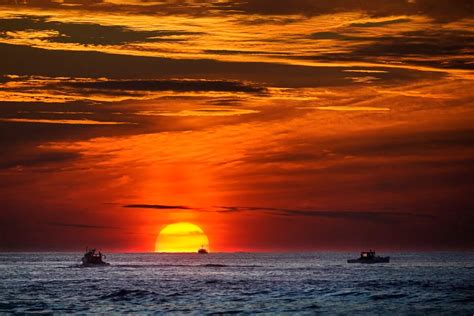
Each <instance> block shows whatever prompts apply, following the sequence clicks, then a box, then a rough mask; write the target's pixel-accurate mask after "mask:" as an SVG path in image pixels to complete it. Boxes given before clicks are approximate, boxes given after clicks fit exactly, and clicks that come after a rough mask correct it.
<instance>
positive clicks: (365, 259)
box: [347, 250, 390, 264]
mask: <svg viewBox="0 0 474 316" xmlns="http://www.w3.org/2000/svg"><path fill="white" fill-rule="evenodd" d="M389 262H390V257H379V256H376V255H375V251H373V250H369V251H362V252H361V253H360V257H359V258H357V259H349V260H347V263H369V264H370V263H389Z"/></svg>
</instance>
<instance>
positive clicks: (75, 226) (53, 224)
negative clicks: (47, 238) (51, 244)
mask: <svg viewBox="0 0 474 316" xmlns="http://www.w3.org/2000/svg"><path fill="white" fill-rule="evenodd" d="M47 224H48V225H51V226H58V227H69V228H83V229H121V227H117V226H102V225H90V224H78V223H63V222H48V223H47Z"/></svg>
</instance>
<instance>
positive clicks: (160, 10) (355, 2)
mask: <svg viewBox="0 0 474 316" xmlns="http://www.w3.org/2000/svg"><path fill="white" fill-rule="evenodd" d="M25 2H26V3H27V4H26V6H28V7H39V8H50V9H63V10H68V9H69V10H90V11H95V12H98V11H102V12H120V13H122V14H127V13H131V14H147V15H187V16H209V15H228V14H234V13H240V14H249V15H267V16H269V15H302V16H317V15H323V14H332V13H341V12H353V11H357V12H365V13H367V14H370V15H372V16H393V15H425V16H428V17H431V18H433V19H436V20H438V21H453V20H458V19H463V18H469V17H472V15H473V14H474V11H473V10H474V5H473V2H472V0H457V1H456V3H455V4H454V3H453V2H452V1H451V0H415V1H408V0H392V1H360V0H318V1H315V0H292V1H291V2H288V1H287V0H245V1H231V0H228V1H222V0H203V1H197V2H196V1H190V0H188V1H186V0H184V1H172V0H166V1H163V0H157V1H152V2H151V1H143V2H142V3H135V4H122V3H111V2H107V1H104V0H65V1H61V2H59V1H54V0H26V1H25ZM19 3H21V1H20V0H0V4H4V5H15V6H17V5H18V4H19ZM71 4H72V5H73V6H71ZM259 20H262V18H259V19H255V21H256V23H258V22H259ZM263 20H266V22H265V23H268V19H263ZM288 23H291V21H290V22H288Z"/></svg>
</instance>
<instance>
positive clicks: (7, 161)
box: [0, 151, 81, 169]
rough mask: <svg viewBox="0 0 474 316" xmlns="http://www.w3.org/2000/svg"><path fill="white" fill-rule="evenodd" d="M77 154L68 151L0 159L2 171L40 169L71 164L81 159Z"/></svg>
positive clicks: (18, 154) (5, 156)
mask: <svg viewBox="0 0 474 316" xmlns="http://www.w3.org/2000/svg"><path fill="white" fill-rule="evenodd" d="M80 156H81V155H80V154H79V153H77V152H68V151H50V152H39V153H38V152H37V153H35V152H32V153H25V154H21V153H18V152H17V154H16V155H10V156H8V155H4V156H3V157H2V158H0V169H9V168H22V167H40V166H44V165H49V164H52V165H54V167H55V168H57V167H58V164H60V163H66V162H70V161H73V160H76V159H79V158H80Z"/></svg>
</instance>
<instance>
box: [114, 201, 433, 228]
mask: <svg viewBox="0 0 474 316" xmlns="http://www.w3.org/2000/svg"><path fill="white" fill-rule="evenodd" d="M123 207H125V208H143V209H157V210H199V211H202V212H217V213H239V212H262V213H265V214H270V215H275V216H291V217H295V216H297V217H298V216H302V217H321V218H332V219H346V220H362V221H374V222H386V223H389V222H394V221H401V220H404V219H407V220H408V219H410V220H413V219H424V220H433V219H435V216H432V215H428V214H415V213H408V212H383V211H382V212H381V211H362V212H361V211H338V210H335V211H330V210H309V209H308V210H300V209H285V208H272V207H242V206H214V207H212V208H193V207H189V206H172V205H153V204H151V205H150V204H131V205H124V206H123Z"/></svg>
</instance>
